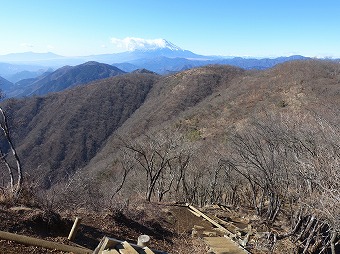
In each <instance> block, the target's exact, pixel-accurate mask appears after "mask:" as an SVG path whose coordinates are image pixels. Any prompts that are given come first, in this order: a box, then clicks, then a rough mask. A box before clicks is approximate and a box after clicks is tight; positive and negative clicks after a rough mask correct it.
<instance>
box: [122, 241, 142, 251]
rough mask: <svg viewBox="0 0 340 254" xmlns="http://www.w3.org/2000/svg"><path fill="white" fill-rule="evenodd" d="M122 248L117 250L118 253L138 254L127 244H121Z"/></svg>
mask: <svg viewBox="0 0 340 254" xmlns="http://www.w3.org/2000/svg"><path fill="white" fill-rule="evenodd" d="M121 245H122V248H119V253H121V254H138V252H137V251H136V250H135V249H134V248H133V247H132V246H131V245H130V244H129V243H128V242H126V241H125V242H122V243H121Z"/></svg>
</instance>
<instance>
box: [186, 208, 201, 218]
mask: <svg viewBox="0 0 340 254" xmlns="http://www.w3.org/2000/svg"><path fill="white" fill-rule="evenodd" d="M189 211H190V212H191V213H192V214H193V215H195V216H197V217H201V215H200V214H198V213H196V212H195V211H193V210H191V209H189Z"/></svg>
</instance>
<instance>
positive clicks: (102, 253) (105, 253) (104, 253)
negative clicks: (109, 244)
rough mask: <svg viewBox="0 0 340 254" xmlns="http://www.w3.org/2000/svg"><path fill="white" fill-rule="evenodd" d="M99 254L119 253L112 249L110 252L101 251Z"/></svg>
mask: <svg viewBox="0 0 340 254" xmlns="http://www.w3.org/2000/svg"><path fill="white" fill-rule="evenodd" d="M100 254H119V252H118V251H117V250H115V249H112V250H103V251H102V252H101V253H100Z"/></svg>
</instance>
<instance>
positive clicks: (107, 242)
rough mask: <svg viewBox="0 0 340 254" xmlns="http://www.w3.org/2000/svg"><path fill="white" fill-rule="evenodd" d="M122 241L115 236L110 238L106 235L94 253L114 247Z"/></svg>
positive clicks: (98, 253) (97, 253) (99, 253)
mask: <svg viewBox="0 0 340 254" xmlns="http://www.w3.org/2000/svg"><path fill="white" fill-rule="evenodd" d="M120 242H121V241H119V240H117V239H114V238H109V237H106V236H104V237H103V238H102V239H101V241H100V243H99V244H98V246H97V247H96V249H95V250H94V252H93V254H101V252H102V251H104V250H106V249H113V248H114V247H115V246H116V245H117V244H119V243H120Z"/></svg>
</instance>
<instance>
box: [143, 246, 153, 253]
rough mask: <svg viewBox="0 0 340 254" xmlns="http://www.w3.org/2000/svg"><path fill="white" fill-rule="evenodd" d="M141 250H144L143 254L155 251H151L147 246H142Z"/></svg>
mask: <svg viewBox="0 0 340 254" xmlns="http://www.w3.org/2000/svg"><path fill="white" fill-rule="evenodd" d="M143 251H144V252H145V254H155V252H153V251H152V250H150V249H149V248H148V247H144V248H143Z"/></svg>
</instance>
